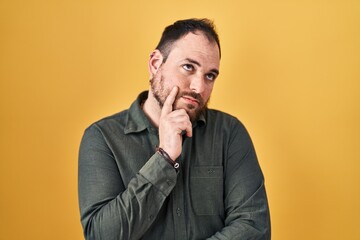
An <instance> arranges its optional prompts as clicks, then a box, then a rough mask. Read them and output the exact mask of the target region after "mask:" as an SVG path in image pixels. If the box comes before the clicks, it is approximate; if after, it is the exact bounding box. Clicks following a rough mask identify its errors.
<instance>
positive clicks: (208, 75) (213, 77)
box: [205, 73, 217, 81]
mask: <svg viewBox="0 0 360 240" xmlns="http://www.w3.org/2000/svg"><path fill="white" fill-rule="evenodd" d="M205 77H206V79H207V80H209V81H214V80H215V79H216V77H217V76H216V75H215V74H213V73H208V74H206V75H205Z"/></svg>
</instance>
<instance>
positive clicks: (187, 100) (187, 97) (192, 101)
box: [182, 96, 200, 105]
mask: <svg viewBox="0 0 360 240" xmlns="http://www.w3.org/2000/svg"><path fill="white" fill-rule="evenodd" d="M182 98H183V99H185V101H186V102H188V103H191V104H197V105H199V104H200V102H199V101H198V100H197V99H195V98H192V97H190V96H182Z"/></svg>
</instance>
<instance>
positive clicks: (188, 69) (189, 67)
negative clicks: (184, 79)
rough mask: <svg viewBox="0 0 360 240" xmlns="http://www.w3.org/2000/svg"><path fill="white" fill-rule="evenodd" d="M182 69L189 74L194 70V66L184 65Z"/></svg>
mask: <svg viewBox="0 0 360 240" xmlns="http://www.w3.org/2000/svg"><path fill="white" fill-rule="evenodd" d="M182 67H183V69H185V70H186V71H189V72H190V71H193V70H194V66H193V65H191V64H184V65H183V66H182Z"/></svg>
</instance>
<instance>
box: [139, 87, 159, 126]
mask: <svg viewBox="0 0 360 240" xmlns="http://www.w3.org/2000/svg"><path fill="white" fill-rule="evenodd" d="M142 110H143V111H144V113H145V115H146V117H147V118H148V119H149V121H150V122H151V124H153V125H154V126H155V127H159V122H160V116H161V108H160V106H159V103H158V102H157V100H156V99H155V98H154V97H153V94H152V92H151V89H150V90H149V93H148V98H147V99H146V100H145V102H144V104H143V106H142Z"/></svg>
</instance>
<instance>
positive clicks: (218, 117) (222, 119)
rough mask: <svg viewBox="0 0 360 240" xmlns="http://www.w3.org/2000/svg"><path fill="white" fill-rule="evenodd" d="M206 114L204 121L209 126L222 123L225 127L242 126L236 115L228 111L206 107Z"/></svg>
mask: <svg viewBox="0 0 360 240" xmlns="http://www.w3.org/2000/svg"><path fill="white" fill-rule="evenodd" d="M206 114H207V115H206V122H207V124H210V125H211V126H212V125H222V126H227V127H230V126H231V127H239V126H241V127H244V125H243V124H242V122H241V121H240V120H239V119H238V118H237V117H235V116H233V115H231V114H229V113H226V112H223V111H220V110H217V109H208V110H207V113H206Z"/></svg>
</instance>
